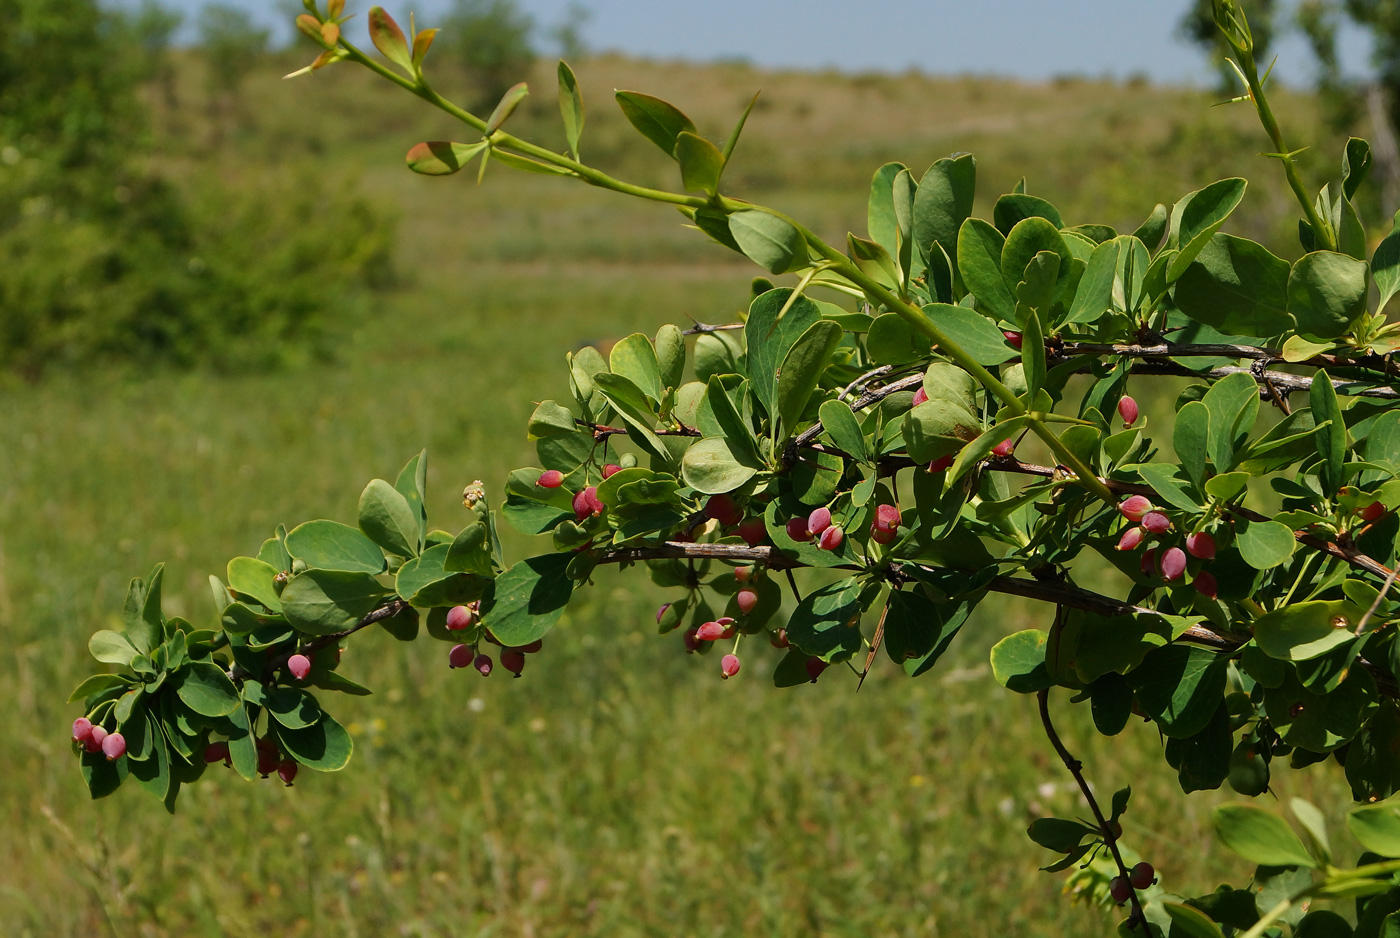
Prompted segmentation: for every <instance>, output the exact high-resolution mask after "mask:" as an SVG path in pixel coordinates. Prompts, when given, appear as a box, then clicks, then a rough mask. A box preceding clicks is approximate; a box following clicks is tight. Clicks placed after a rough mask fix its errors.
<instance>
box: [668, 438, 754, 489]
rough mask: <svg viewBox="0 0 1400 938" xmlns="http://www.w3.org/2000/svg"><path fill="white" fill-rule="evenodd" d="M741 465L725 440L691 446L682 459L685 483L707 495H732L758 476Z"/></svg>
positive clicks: (701, 441)
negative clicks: (731, 493)
mask: <svg viewBox="0 0 1400 938" xmlns="http://www.w3.org/2000/svg"><path fill="white" fill-rule="evenodd" d="M757 471H758V470H756V469H755V468H754V467H753V466H746V465H744V464H743V463H741V462H740V461H739V460H738V459H737V458H736V457H735V455H734V453H733V451H732V450H731V449H730V447H729V443H728V441H727V440H725V439H724V438H723V437H707V438H705V439H703V440H699V441H697V442H696V443H694V444H692V445H691V446H690V448H688V449H687V450H686V451H685V456H684V457H683V458H682V459H681V477H682V478H683V479H685V484H686V485H689V486H690V487H691V488H693V489H695V490H696V491H697V492H702V493H704V494H706V495H718V494H720V493H722V492H732V491H734V490H735V489H737V488H739V487H740V486H741V485H743V484H744V483H745V482H747V481H749V480H750V479H752V478H753V477H754V475H755V474H756V473H757Z"/></svg>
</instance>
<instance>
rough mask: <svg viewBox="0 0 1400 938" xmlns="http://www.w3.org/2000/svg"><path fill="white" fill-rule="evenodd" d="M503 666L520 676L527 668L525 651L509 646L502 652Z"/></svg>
mask: <svg viewBox="0 0 1400 938" xmlns="http://www.w3.org/2000/svg"><path fill="white" fill-rule="evenodd" d="M501 667H503V668H505V669H506V670H507V671H509V672H510V673H511V674H514V675H515V676H516V677H519V676H520V672H521V671H524V670H525V653H524V652H522V651H517V650H516V649H514V648H507V649H506V650H505V651H503V652H501Z"/></svg>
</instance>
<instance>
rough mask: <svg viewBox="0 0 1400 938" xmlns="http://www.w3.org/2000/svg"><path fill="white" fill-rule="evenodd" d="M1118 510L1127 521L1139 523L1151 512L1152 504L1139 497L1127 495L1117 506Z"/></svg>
mask: <svg viewBox="0 0 1400 938" xmlns="http://www.w3.org/2000/svg"><path fill="white" fill-rule="evenodd" d="M1118 510H1119V511H1121V512H1122V513H1123V517H1125V518H1127V519H1128V520H1129V521H1141V520H1142V516H1143V515H1145V514H1147V513H1148V512H1149V511H1151V510H1152V503H1151V502H1150V501H1148V500H1147V499H1146V498H1144V497H1143V496H1141V495H1129V496H1128V497H1127V498H1125V499H1123V501H1121V502H1120V503H1119V504H1118Z"/></svg>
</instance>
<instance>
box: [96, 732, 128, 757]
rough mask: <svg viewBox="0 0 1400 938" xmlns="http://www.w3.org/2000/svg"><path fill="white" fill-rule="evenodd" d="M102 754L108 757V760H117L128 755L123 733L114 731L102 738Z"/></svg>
mask: <svg viewBox="0 0 1400 938" xmlns="http://www.w3.org/2000/svg"><path fill="white" fill-rule="evenodd" d="M102 754H103V755H104V756H106V757H107V761H108V762H115V761H116V760H118V759H120V758H121V757H122V756H124V755H126V739H125V738H123V736H122V734H121V733H112V734H111V735H110V736H108V737H107V738H106V739H104V740H102Z"/></svg>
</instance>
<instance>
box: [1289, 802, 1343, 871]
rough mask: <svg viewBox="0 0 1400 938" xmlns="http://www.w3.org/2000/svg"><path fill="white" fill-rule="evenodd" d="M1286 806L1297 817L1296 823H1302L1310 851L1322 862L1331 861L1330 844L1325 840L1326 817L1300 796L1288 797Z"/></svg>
mask: <svg viewBox="0 0 1400 938" xmlns="http://www.w3.org/2000/svg"><path fill="white" fill-rule="evenodd" d="M1288 808H1289V810H1290V811H1292V812H1293V816H1294V817H1295V818H1297V819H1298V823H1299V824H1301V825H1303V833H1305V834H1307V835H1308V840H1309V842H1310V843H1311V845H1312V848H1313V849H1312V852H1313V853H1314V854H1316V855H1317V857H1318V859H1320V860H1322V862H1324V863H1330V862H1331V861H1332V846H1331V844H1330V843H1328V841H1327V819H1326V818H1324V817H1323V816H1322V812H1321V811H1319V810H1318V809H1317V806H1316V805H1314V804H1313V803H1312V802H1310V801H1304V800H1303V799H1302V798H1290V799H1288Z"/></svg>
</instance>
